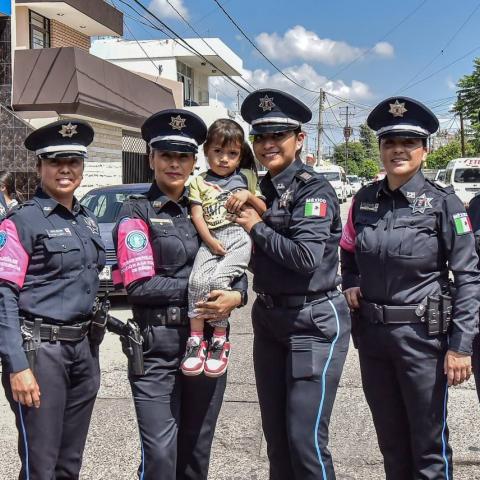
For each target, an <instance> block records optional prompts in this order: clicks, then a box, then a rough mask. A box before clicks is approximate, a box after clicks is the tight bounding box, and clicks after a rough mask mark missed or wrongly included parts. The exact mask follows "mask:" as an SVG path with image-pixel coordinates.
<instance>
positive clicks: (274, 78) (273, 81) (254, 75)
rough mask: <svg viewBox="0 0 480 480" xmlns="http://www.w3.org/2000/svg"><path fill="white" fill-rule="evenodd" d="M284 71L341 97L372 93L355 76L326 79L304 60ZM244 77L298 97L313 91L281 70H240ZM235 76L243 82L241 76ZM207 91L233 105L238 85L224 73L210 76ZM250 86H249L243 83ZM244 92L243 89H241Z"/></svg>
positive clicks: (313, 87)
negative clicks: (224, 75)
mask: <svg viewBox="0 0 480 480" xmlns="http://www.w3.org/2000/svg"><path fill="white" fill-rule="evenodd" d="M283 72H284V73H285V74H286V75H287V76H289V77H290V78H292V79H294V80H295V81H296V82H297V83H299V84H300V85H302V86H303V87H305V88H308V89H311V90H315V91H319V89H320V88H323V89H324V90H325V91H327V92H328V93H332V94H334V95H337V96H339V97H342V98H348V99H350V100H356V101H365V100H369V99H370V98H372V97H373V93H372V92H371V90H370V87H369V86H368V85H367V84H366V83H363V82H360V81H358V80H352V81H351V82H350V83H345V82H344V81H343V80H333V81H332V80H328V79H327V78H326V77H325V76H323V75H321V74H319V73H318V72H317V71H316V70H315V69H314V68H313V67H312V66H311V65H309V64H307V63H304V64H302V65H295V66H290V67H288V68H285V69H283ZM242 75H243V78H244V79H245V80H247V81H248V82H249V83H250V84H252V85H253V86H254V87H255V88H276V89H278V90H283V91H286V92H289V93H291V94H292V95H294V96H296V97H297V98H300V99H302V98H304V97H305V96H306V95H307V96H308V95H309V96H310V97H311V96H312V95H314V94H313V93H308V92H307V91H305V90H304V89H302V88H301V87H298V86H297V85H295V84H293V83H292V82H290V81H289V80H288V79H287V78H285V77H284V76H283V75H282V74H281V73H278V72H276V73H273V74H272V73H271V72H269V71H268V70H263V69H257V70H253V71H252V70H243V72H242ZM236 80H237V81H238V82H239V83H240V84H243V82H242V80H241V79H238V78H236ZM210 85H211V89H210V92H211V94H212V96H213V95H215V92H218V95H219V97H220V98H222V100H224V101H225V102H226V103H227V104H228V106H229V107H231V108H236V98H237V90H238V88H237V87H236V86H234V85H231V84H230V83H229V82H227V81H226V80H225V78H224V77H212V78H211V79H210ZM246 87H247V88H248V89H249V90H251V87H249V86H248V85H246ZM241 93H242V96H244V92H241Z"/></svg>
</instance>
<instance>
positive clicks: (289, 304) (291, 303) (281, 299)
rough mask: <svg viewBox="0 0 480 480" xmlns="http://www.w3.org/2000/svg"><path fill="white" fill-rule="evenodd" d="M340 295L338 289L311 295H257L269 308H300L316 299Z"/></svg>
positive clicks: (258, 293) (326, 298) (259, 293)
mask: <svg viewBox="0 0 480 480" xmlns="http://www.w3.org/2000/svg"><path fill="white" fill-rule="evenodd" d="M338 295H340V292H339V291H338V290H331V291H329V292H322V293H312V294H309V295H269V294H267V293H261V292H257V297H258V298H259V299H260V300H261V301H262V302H263V304H264V305H265V306H266V307H267V308H273V307H281V308H298V307H302V306H303V305H305V304H307V303H310V302H314V301H316V300H328V299H331V298H335V297H337V296H338Z"/></svg>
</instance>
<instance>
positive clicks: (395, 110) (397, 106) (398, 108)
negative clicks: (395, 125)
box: [388, 100, 408, 117]
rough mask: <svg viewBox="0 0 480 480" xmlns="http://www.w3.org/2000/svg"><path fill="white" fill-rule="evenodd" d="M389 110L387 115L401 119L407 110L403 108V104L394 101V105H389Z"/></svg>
mask: <svg viewBox="0 0 480 480" xmlns="http://www.w3.org/2000/svg"><path fill="white" fill-rule="evenodd" d="M389 105H390V110H389V111H388V113H391V114H392V115H393V116H394V117H403V114H404V113H405V112H408V110H407V109H406V108H405V103H400V102H399V101H398V100H395V103H389Z"/></svg>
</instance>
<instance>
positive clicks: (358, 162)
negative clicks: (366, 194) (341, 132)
mask: <svg viewBox="0 0 480 480" xmlns="http://www.w3.org/2000/svg"><path fill="white" fill-rule="evenodd" d="M333 160H334V162H335V163H336V164H337V165H340V166H342V167H343V168H344V169H345V170H346V173H347V175H359V176H361V177H366V178H368V179H370V178H373V177H374V176H375V175H376V174H377V173H378V172H379V171H380V167H379V152H378V141H377V138H376V137H375V134H374V133H373V130H371V129H370V128H369V127H368V126H367V125H361V126H360V140H359V141H353V142H348V160H347V161H346V150H345V143H340V144H339V145H336V146H335V149H334V153H333ZM345 167H346V168H345Z"/></svg>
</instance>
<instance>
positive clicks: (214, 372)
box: [203, 338, 230, 377]
mask: <svg viewBox="0 0 480 480" xmlns="http://www.w3.org/2000/svg"><path fill="white" fill-rule="evenodd" d="M229 357H230V342H227V341H226V340H225V341H224V340H221V339H220V340H219V339H216V338H214V339H212V341H211V343H210V345H209V347H208V353H207V360H206V361H205V367H204V369H203V371H204V373H205V375H206V376H207V377H221V376H222V375H223V374H224V373H225V372H226V370H227V367H228V359H229Z"/></svg>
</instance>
